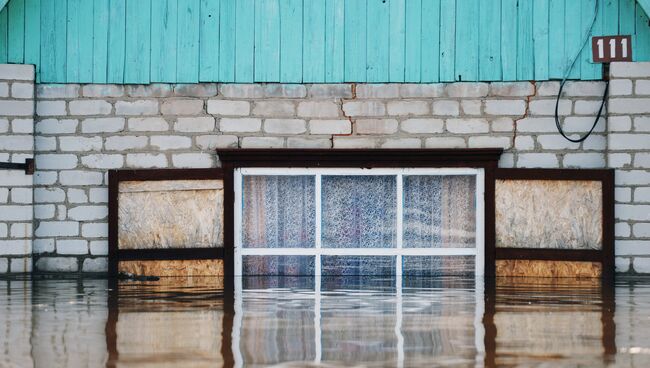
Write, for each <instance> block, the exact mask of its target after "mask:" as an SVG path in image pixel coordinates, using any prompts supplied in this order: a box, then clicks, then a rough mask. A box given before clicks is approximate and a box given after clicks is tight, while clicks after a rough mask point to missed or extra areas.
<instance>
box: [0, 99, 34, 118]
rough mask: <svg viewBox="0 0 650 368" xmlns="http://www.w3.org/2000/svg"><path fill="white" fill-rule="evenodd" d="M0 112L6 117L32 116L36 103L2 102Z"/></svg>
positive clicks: (0, 102) (0, 101)
mask: <svg viewBox="0 0 650 368" xmlns="http://www.w3.org/2000/svg"><path fill="white" fill-rule="evenodd" d="M0 111H2V115H4V116H32V115H34V103H33V102H32V101H16V100H0Z"/></svg>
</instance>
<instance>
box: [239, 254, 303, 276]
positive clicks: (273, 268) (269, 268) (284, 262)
mask: <svg viewBox="0 0 650 368" xmlns="http://www.w3.org/2000/svg"><path fill="white" fill-rule="evenodd" d="M242 267H243V271H244V274H245V275H251V276H255V275H279V276H310V275H313V274H314V256H243V257H242Z"/></svg>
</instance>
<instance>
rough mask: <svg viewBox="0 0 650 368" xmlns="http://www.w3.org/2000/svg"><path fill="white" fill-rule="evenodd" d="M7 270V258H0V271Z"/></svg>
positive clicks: (4, 271) (5, 271)
mask: <svg viewBox="0 0 650 368" xmlns="http://www.w3.org/2000/svg"><path fill="white" fill-rule="evenodd" d="M7 272H9V260H8V259H7V258H0V273H7Z"/></svg>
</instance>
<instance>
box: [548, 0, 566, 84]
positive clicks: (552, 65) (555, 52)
mask: <svg viewBox="0 0 650 368" xmlns="http://www.w3.org/2000/svg"><path fill="white" fill-rule="evenodd" d="M564 2H565V0H549V23H548V24H549V26H548V29H549V40H550V41H549V54H548V58H549V60H548V68H549V69H548V73H549V78H551V79H560V78H562V77H564V72H565V68H564Z"/></svg>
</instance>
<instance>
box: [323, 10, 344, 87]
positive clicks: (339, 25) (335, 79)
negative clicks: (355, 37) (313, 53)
mask: <svg viewBox="0 0 650 368" xmlns="http://www.w3.org/2000/svg"><path fill="white" fill-rule="evenodd" d="M344 42H345V0H326V7H325V82H327V83H340V82H343V80H344V76H345V61H344V55H345V46H344Z"/></svg>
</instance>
